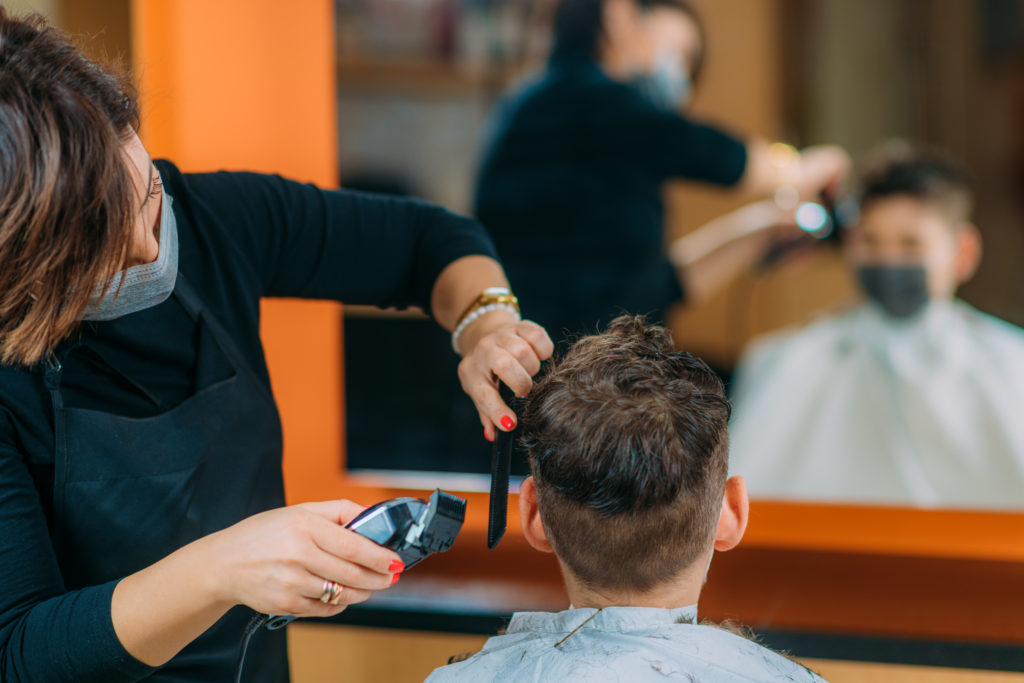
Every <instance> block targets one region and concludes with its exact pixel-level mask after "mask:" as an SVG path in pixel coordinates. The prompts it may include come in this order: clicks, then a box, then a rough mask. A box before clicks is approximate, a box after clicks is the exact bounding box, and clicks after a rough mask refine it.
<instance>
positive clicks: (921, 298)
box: [857, 265, 928, 318]
mask: <svg viewBox="0 0 1024 683" xmlns="http://www.w3.org/2000/svg"><path fill="white" fill-rule="evenodd" d="M857 279H858V280H859V281H860V286H861V287H863V288H864V291H865V292H866V293H867V295H868V297H870V298H871V300H872V301H874V302H875V303H877V304H878V305H879V306H881V307H882V308H883V309H884V310H885V312H886V313H888V314H889V315H891V316H892V317H894V318H909V317H910V316H912V315H914V314H915V313H917V312H918V311H920V310H921V309H922V308H924V307H925V305H926V304H927V303H928V274H927V272H926V271H925V268H924V266H922V265H875V266H862V267H861V268H859V269H858V270H857Z"/></svg>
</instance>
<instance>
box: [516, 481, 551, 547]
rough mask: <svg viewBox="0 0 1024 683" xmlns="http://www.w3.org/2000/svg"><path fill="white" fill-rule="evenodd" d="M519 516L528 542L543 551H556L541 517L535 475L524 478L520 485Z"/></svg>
mask: <svg viewBox="0 0 1024 683" xmlns="http://www.w3.org/2000/svg"><path fill="white" fill-rule="evenodd" d="M519 518H520V520H521V521H522V524H523V536H525V537H526V542H527V543H529V544H530V545H531V546H532V547H533V548H534V549H535V550H539V551H541V552H542V553H550V552H554V551H553V550H552V548H551V543H550V542H549V541H548V535H547V532H545V531H544V524H543V523H542V522H541V519H540V508H538V507H537V484H536V482H534V481H533V477H527V478H526V479H523V483H522V485H520V487H519Z"/></svg>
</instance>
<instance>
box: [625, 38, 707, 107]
mask: <svg viewBox="0 0 1024 683" xmlns="http://www.w3.org/2000/svg"><path fill="white" fill-rule="evenodd" d="M633 85H634V87H636V88H637V89H638V90H639V91H640V92H641V93H642V94H643V95H644V96H645V97H646V98H647V99H648V100H649V101H651V102H653V103H654V104H655V105H656V106H658V107H660V108H662V109H666V110H670V111H678V110H679V109H680V108H686V105H687V104H689V103H690V96H691V94H692V91H693V84H692V83H691V82H690V75H689V74H688V73H686V69H685V68H684V67H683V64H682V60H681V59H680V58H679V57H678V56H677V55H674V54H672V53H670V52H666V53H663V54H662V55H660V56H659V57H658V59H657V61H656V62H655V64H654V70H653V71H652V72H651V73H650V74H645V75H642V76H638V77H637V78H635V79H634V80H633Z"/></svg>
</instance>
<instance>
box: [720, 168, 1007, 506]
mask: <svg viewBox="0 0 1024 683" xmlns="http://www.w3.org/2000/svg"><path fill="white" fill-rule="evenodd" d="M971 201H972V198H971V192H970V189H969V187H968V183H967V180H966V177H965V175H964V173H963V172H962V171H961V170H960V169H959V168H958V167H957V166H955V165H954V164H952V163H951V162H949V161H947V160H944V159H942V158H940V157H937V156H935V155H931V154H923V153H906V154H904V155H902V156H901V157H892V158H890V159H888V160H887V161H886V162H885V163H884V164H883V165H881V166H880V167H879V168H877V169H875V170H874V171H873V172H869V173H868V174H867V175H866V177H865V178H864V181H863V190H862V196H861V215H860V219H859V222H858V224H857V225H856V226H855V227H854V229H853V230H851V231H850V234H849V236H848V237H849V239H848V241H847V244H846V256H847V260H848V261H849V263H850V265H851V266H852V267H853V268H854V270H855V271H856V274H857V277H858V280H859V282H860V285H861V288H862V290H863V291H864V293H865V294H866V299H867V302H866V303H864V304H863V305H861V306H859V307H857V308H855V309H853V310H852V311H849V312H847V313H845V314H843V315H838V316H833V317H828V318H824V319H822V320H819V321H817V322H815V323H813V324H811V325H809V326H807V327H806V328H804V329H803V330H801V331H799V332H796V333H781V334H775V335H769V336H768V337H766V338H765V339H762V340H758V341H755V342H754V344H753V345H752V347H751V349H750V350H749V351H748V352H747V354H746V355H745V357H744V359H743V360H742V361H741V365H740V368H739V376H738V383H737V390H736V392H735V397H734V398H735V401H736V417H735V420H734V423H733V428H732V442H733V447H732V455H733V460H734V462H735V463H736V466H737V467H738V468H740V469H741V470H742V471H743V473H744V474H745V475H746V477H747V480H748V481H749V482H750V487H751V492H752V493H753V494H754V495H757V496H768V497H785V498H792V497H798V498H819V499H829V500H851V501H865V502H869V501H876V502H887V503H890V502H891V503H914V504H919V505H964V506H1019V505H1021V504H1024V420H1021V419H1020V410H1021V406H1022V405H1024V332H1022V331H1021V330H1020V329H1019V328H1017V327H1015V326H1013V325H1010V324H1008V323H1005V322H1003V321H1000V320H997V319H995V318H992V317H990V316H987V315H985V314H983V313H980V312H978V311H976V310H975V309H973V308H971V307H970V306H968V305H967V304H965V303H963V302H961V301H959V300H957V299H955V298H954V295H955V292H956V289H957V287H958V286H959V285H960V284H962V283H963V282H965V281H966V280H968V279H969V278H970V277H971V275H973V273H974V271H975V269H976V268H977V266H978V262H979V260H980V256H981V242H980V238H979V236H978V231H977V229H976V228H975V227H974V226H973V225H971V224H970V223H969V216H970V209H971Z"/></svg>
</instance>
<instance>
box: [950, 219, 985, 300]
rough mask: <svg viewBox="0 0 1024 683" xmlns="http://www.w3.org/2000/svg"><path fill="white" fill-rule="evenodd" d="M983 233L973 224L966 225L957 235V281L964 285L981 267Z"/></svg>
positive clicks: (961, 227)
mask: <svg viewBox="0 0 1024 683" xmlns="http://www.w3.org/2000/svg"><path fill="white" fill-rule="evenodd" d="M981 254H982V246H981V232H980V231H979V230H978V228H977V226H975V225H974V224H973V223H964V224H963V225H962V226H960V228H959V229H958V230H957V235H956V262H955V265H956V281H957V284H960V285H962V284H964V283H965V282H967V281H968V280H970V279H971V278H972V277H974V274H975V273H976V272H978V266H980V265H981Z"/></svg>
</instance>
